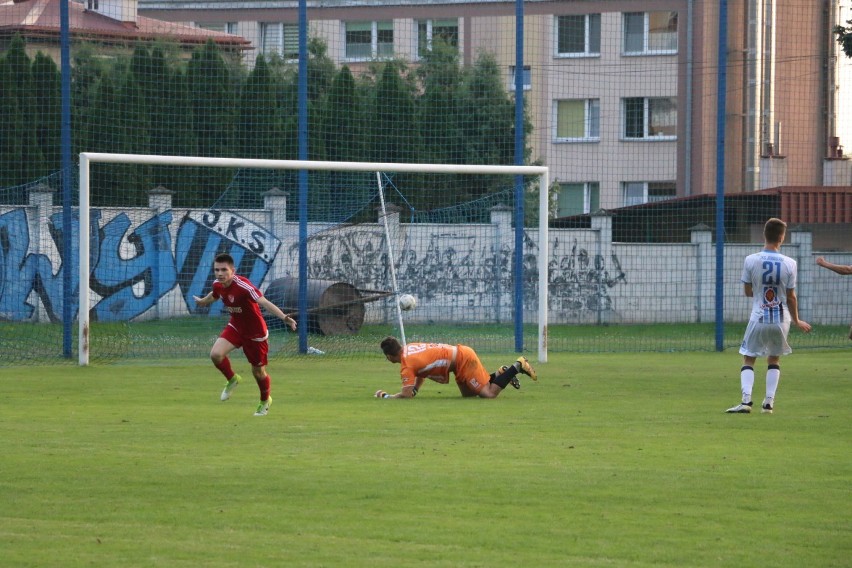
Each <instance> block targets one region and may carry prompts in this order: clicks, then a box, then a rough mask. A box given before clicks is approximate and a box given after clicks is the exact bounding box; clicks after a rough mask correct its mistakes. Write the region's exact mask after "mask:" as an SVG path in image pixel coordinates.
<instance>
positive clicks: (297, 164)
mask: <svg viewBox="0 0 852 568" xmlns="http://www.w3.org/2000/svg"><path fill="white" fill-rule="evenodd" d="M93 163H112V164H147V165H163V166H199V167H213V168H248V169H269V170H305V171H356V172H406V173H417V172H420V173H442V174H504V175H506V174H508V175H527V176H537V177H538V178H539V227H538V229H539V242H538V245H539V254H538V274H539V278H538V298H539V301H538V360H539V361H541V362H546V361H547V292H548V287H547V281H548V277H547V274H548V268H547V267H548V250H549V248H548V217H549V208H548V187H549V185H550V180H549V168H548V167H547V166H497V165H471V164H413V163H383V162H330V161H317V160H261V159H251V158H210V157H202V156H157V155H150V154H113V153H103V152H81V153H80V184H79V186H80V187H79V191H80V213H79V215H80V219H79V225H80V231H79V232H80V235H79V277H80V289H79V308H78V310H79V311H78V313H79V317H78V320H79V331H78V343H79V364H80V365H88V363H89V333H90V325H89V323H90V322H89V270H90V266H89V238H90V236H91V235H90V230H91V229H90V227H89V208H90V173H91V172H90V166H91V164H93Z"/></svg>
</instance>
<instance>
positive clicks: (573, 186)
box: [556, 181, 601, 217]
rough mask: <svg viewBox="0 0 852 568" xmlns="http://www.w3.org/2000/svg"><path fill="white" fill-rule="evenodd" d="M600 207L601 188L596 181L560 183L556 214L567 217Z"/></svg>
mask: <svg viewBox="0 0 852 568" xmlns="http://www.w3.org/2000/svg"><path fill="white" fill-rule="evenodd" d="M600 208H601V189H600V184H599V183H598V182H596V181H587V182H584V183H560V184H559V196H558V197H557V212H556V214H557V216H559V217H569V216H571V215H582V214H584V213H591V212H593V211H597V210H598V209H600Z"/></svg>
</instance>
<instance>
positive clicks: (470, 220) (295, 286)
mask: <svg viewBox="0 0 852 568" xmlns="http://www.w3.org/2000/svg"><path fill="white" fill-rule="evenodd" d="M300 172H305V174H304V175H300ZM548 183H549V182H548V170H547V168H546V167H541V166H475V165H448V164H405V163H394V164H388V163H362V162H316V161H296V160H253V159H236V158H234V159H227V158H201V157H179V156H152V155H128V154H106V153H82V154H81V155H80V204H79V205H80V207H79V238H78V246H79V258H80V267H79V279H80V288H79V338H78V339H79V346H78V349H79V362H80V364H87V363H88V362H89V361H90V360H98V359H125V358H151V359H157V360H159V359H169V358H192V357H202V356H206V355H207V353H208V352H209V349H210V346H211V345H212V342H213V341H214V339H215V338H216V337H217V336H218V334H219V332H220V331H221V329H222V327H223V326H224V325H225V323H226V322H227V314H226V313H225V312H224V311H223V310H222V304H221V302H216V303H214V304H213V305H212V306H209V307H206V308H203V307H200V306H197V305H196V302H195V300H194V297H196V296H199V297H200V296H204V295H205V294H207V292H209V291H210V289H211V285H212V282H213V270H212V267H213V259H214V258H215V256H216V255H217V254H219V253H228V254H230V255H231V256H232V257H233V258H234V260H235V265H236V272H237V274H240V275H243V276H246V277H248V278H249V279H250V280H251V281H252V282H253V283H254V284H255V285H256V286H257V287H258V288H260V290H261V291H262V292H263V293H264V295H265V296H267V298H268V299H270V300H271V301H272V302H274V303H275V304H276V305H278V306H279V307H281V308H282V310H284V311H285V313H288V314H292V315H293V317H294V318H295V319H297V321H298V322H299V329H298V331H297V332H296V333H293V332H291V331H289V330H287V329H285V326H284V325H283V324H282V323H281V322H280V321H279V320H278V319H277V318H275V317H274V316H269V317H268V318H267V321H268V322H269V324H270V325H269V327H270V333H271V336H270V353H271V354H272V355H273V356H274V355H275V354H296V353H306V354H316V355H320V354H323V355H329V356H356V355H359V354H375V353H376V352H377V351H378V346H379V343H380V341H381V339H382V338H383V337H385V336H386V335H395V336H397V337H403V338H405V339H407V340H408V341H439V342H449V343H464V344H468V345H471V346H473V347H474V348H475V349H477V350H478V351H480V352H482V353H488V352H501V353H504V354H505V353H512V352H515V351H525V352H528V353H537V354H538V358H539V360H546V354H547V351H546V337H547V334H546V326H547V311H546V298H547V279H546V278H545V279H539V278H538V274H541V273H546V270H547V250H548V246H547V239H548V227H547V218H548V215H547V208H548V205H549V200H548V195H547V194H548V191H547V189H548ZM518 195H520V196H522V199H521V203H519V201H518V197H517V196H518ZM521 214H523V215H525V218H524V219H522V220H521V222H520V223H518V219H519V218H520V215H521ZM519 246H520V249H518V247H519ZM402 294H410V295H412V296H414V297H415V298H416V307H415V308H414V309H412V310H408V311H403V310H401V309H399V307H398V305H399V304H398V298H399V296H400V295H402Z"/></svg>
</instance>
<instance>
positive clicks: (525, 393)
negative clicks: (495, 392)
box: [0, 349, 852, 568]
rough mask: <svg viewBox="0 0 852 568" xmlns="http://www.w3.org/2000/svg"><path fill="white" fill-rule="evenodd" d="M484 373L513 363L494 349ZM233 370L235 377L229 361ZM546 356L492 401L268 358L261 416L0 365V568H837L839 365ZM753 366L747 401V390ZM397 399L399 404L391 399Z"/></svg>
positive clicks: (159, 386) (133, 383)
mask: <svg viewBox="0 0 852 568" xmlns="http://www.w3.org/2000/svg"><path fill="white" fill-rule="evenodd" d="M484 360H485V362H486V364H487V366H488V367H489V368H492V367H494V368H496V367H497V366H498V365H499V364H501V363H505V362H508V361H507V360H511V357H510V356H508V355H507V356H505V357H499V356H496V355H495V356H492V355H487V356H485V357H484ZM234 366H235V368H236V369H237V370H238V372H240V373H241V374H243V376H244V377H248V375H249V373H248V372H247V366H246V364H245V362H244V361H243V360H242V359H241V358H240V357H235V358H234ZM739 367H740V358H739V356H738V355H736V354H735V353H731V352H728V353H725V354H718V353H670V354H659V353H634V354H593V355H592V354H589V355H569V354H553V355H551V358H550V362H549V363H547V364H543V365H539V366H538V371H539V375H540V380H539V382H538V383H531V382H530V381H529V380H526V381H523V387H522V389H521V390H520V391H515V390H513V389H511V388H510V389H507V391H506V392H504V393H503V395H502V396H500V397H499V398H497V399H495V400H491V401H488V400H469V399H461V398H460V397H459V396H458V393H457V391H456V389H455V386H454V385H447V386H443V385H437V384H434V383H430V384H428V385H426V387H424V389H423V391H422V392H421V394H420V395H419V396H418V397H417V399H416V400H413V401H396V400H390V401H388V400H378V399H374V398H372V396H371V395H372V393H373V392H374V391H375V390H376V389H378V388H383V389H385V390H389V391H391V390H393V389H395V388H396V387H397V385H398V378H397V376H398V375H397V372H398V371H397V367H396V366H395V365H391V364H389V363H387V362H385V361H384V360H383V359H381V357H380V356H379V355H377V356H376V357H375V358H364V359H358V360H354V361H353V360H341V359H332V358H324V357H295V358H287V357H279V358H276V359H275V360H273V361H272V362H271V364H270V373H271V375H272V378H273V399H274V404H273V405H272V409H271V412H270V415H269V416H266V417H263V418H255V417H253V416H252V412H253V410H254V407H255V406H256V401H257V389H256V387H255V386H254V385H253V384H252V383H251V379H250V378H248V381H246V382H244V383H243V384H242V385H241V386H240V387H239V388H238V389H237V390H236V391H235V393H234V396H233V398H232V399H231V400H230V401H228V402H225V403H222V402H219V400H218V399H219V392H220V390H221V386H222V380H221V377H220V376H219V375H218V373H217V372H216V371H215V369H214V368H213V366H212V365H211V364H210V363H209V362H208V361H204V360H196V361H180V362H168V363H162V364H159V365H157V364H154V365H149V366H141V365H93V366H90V367H88V368H77V367H72V366H69V365H59V366H55V367H53V366H51V367H27V368H24V367H13V368H3V369H0V387H2V389H3V396H2V398H0V437H1V438H2V440H3V451H2V458H0V551H2V553H0V555H2V558H3V561H2V562H3V563H4V565H8V566H21V567H23V566H39V567H44V566H62V567H76V566H143V567H145V566H168V567H184V566H185V567H198V566H205V567H231V566H234V567H236V566H240V567H243V566H312V567H317V566H333V567H334V566H356V567H357V566H369V567H371V568H377V567H400V566H434V567H473V566H477V567H489V568H490V567H501V566H507V567H508V566H513V567H514V566H531V567H541V566H554V567H557V566H560V567H561V566H588V567H603V566H605V567H611V566H618V567H651V566H655V567H656V566H670V567H684V566H695V567H705V566H706V567H720V566H737V567H742V566H760V567H763V566H770V565H771V566H773V567H779V566H781V567H784V566H789V567H795V568H800V567H803V566H820V567H828V566H849V565H850V561H849V559H850V558H852V490H850V484H849V480H850V479H852V452H850V441H852V436H850V434H852V406H850V405H849V404H848V400H850V397H852V373H850V370H852V369H850V367H852V359H850V357H849V351H848V349H847V350H841V351H832V352H819V351H804V352H803V351H799V352H797V353H795V354H794V355H792V356H790V357H786V358H784V359H782V378H781V386H780V389H779V394H778V399H777V406H776V412H775V414H773V415H762V414H759V413H755V414H751V415H726V414H724V412H723V411H724V409H725V408H727V407H728V406H731V405H732V404H734V403H736V402H737V401H738V398H739ZM764 368H765V366H764V367H758V373H757V375H758V379H757V381H756V385H755V398H756V399H757V401H758V402H759V401H760V399H761V398H762V395H763V387H764V384H763V369H764ZM394 392H395V391H394Z"/></svg>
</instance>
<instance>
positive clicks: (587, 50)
mask: <svg viewBox="0 0 852 568" xmlns="http://www.w3.org/2000/svg"><path fill="white" fill-rule="evenodd" d="M569 15H572V14H565V15H564V16H556V17H555V18H554V19H553V56H554V57H564V58H571V57H600V55H601V46H600V43H601V15H600V14H576V15H577V16H583V23H584V30H585V31H584V33H585V38H584V49H583V51H565V52H561V51H559V18H562V17H567V16H569ZM590 16H597V24H598V49H597V51H592V47H591V37H592V33H591V32H592V19H591V17H590Z"/></svg>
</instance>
